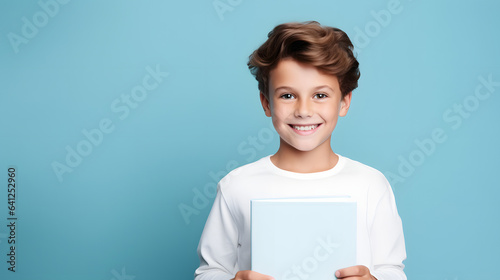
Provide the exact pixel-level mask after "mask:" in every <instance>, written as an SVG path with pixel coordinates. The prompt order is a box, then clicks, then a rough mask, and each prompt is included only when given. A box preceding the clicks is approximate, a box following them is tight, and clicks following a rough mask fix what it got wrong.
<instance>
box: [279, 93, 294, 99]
mask: <svg viewBox="0 0 500 280" xmlns="http://www.w3.org/2000/svg"><path fill="white" fill-rule="evenodd" d="M280 98H283V99H292V98H294V97H293V95H292V94H291V93H284V94H282V95H281V96H280Z"/></svg>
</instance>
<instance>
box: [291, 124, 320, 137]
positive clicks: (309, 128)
mask: <svg viewBox="0 0 500 280" xmlns="http://www.w3.org/2000/svg"><path fill="white" fill-rule="evenodd" d="M320 125H321V124H320V123H319V124H309V125H295V124H289V126H290V127H291V128H292V129H293V130H294V131H295V132H297V133H299V134H310V133H313V132H314V131H316V129H317V128H318V127H319V126H320Z"/></svg>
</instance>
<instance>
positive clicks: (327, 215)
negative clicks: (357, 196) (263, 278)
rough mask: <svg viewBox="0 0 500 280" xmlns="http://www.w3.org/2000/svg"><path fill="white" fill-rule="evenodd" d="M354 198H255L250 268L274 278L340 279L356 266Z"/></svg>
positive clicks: (280, 279) (252, 208) (278, 279)
mask: <svg viewBox="0 0 500 280" xmlns="http://www.w3.org/2000/svg"><path fill="white" fill-rule="evenodd" d="M356 221H357V213H356V202H355V201H354V200H352V199H351V198H349V197H321V198H279V199H254V200H252V201H251V262H252V263H251V265H252V270H253V271H256V272H259V273H263V274H266V275H270V276H272V277H274V278H275V279H276V280H302V279H321V280H328V279H336V278H335V271H336V270H338V269H340V268H344V267H349V266H353V265H356Z"/></svg>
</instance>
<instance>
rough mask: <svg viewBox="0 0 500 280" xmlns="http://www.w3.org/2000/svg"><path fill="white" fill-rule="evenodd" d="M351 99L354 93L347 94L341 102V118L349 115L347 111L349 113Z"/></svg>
mask: <svg viewBox="0 0 500 280" xmlns="http://www.w3.org/2000/svg"><path fill="white" fill-rule="evenodd" d="M351 97H352V91H351V92H349V93H348V94H346V95H345V96H344V98H342V100H341V101H340V110H339V116H341V117H345V116H346V115H347V111H349V107H350V106H351Z"/></svg>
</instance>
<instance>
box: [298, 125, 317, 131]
mask: <svg viewBox="0 0 500 280" xmlns="http://www.w3.org/2000/svg"><path fill="white" fill-rule="evenodd" d="M316 127H318V125H317V124H315V125H307V126H297V125H294V126H293V128H295V129H297V130H312V129H315V128H316Z"/></svg>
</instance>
